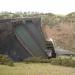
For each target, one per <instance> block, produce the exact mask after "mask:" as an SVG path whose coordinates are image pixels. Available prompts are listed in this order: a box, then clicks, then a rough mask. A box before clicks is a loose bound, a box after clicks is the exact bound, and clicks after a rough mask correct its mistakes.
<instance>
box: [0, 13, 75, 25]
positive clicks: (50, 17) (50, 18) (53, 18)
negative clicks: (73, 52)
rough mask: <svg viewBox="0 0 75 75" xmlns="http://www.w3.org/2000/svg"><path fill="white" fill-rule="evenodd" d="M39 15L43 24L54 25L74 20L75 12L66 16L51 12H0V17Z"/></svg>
mask: <svg viewBox="0 0 75 75" xmlns="http://www.w3.org/2000/svg"><path fill="white" fill-rule="evenodd" d="M34 16H35V17H41V22H42V24H43V25H49V26H54V25H56V24H58V23H59V22H64V21H66V22H75V12H72V13H70V14H68V15H66V16H62V15H55V14H53V13H38V12H15V13H12V12H1V13H0V19H7V18H8V19H9V18H24V17H34Z"/></svg>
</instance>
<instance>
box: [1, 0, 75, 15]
mask: <svg viewBox="0 0 75 75" xmlns="http://www.w3.org/2000/svg"><path fill="white" fill-rule="evenodd" d="M2 11H8V12H28V11H30V12H43V13H54V14H62V15H66V14H68V13H70V12H75V0H0V12H2Z"/></svg>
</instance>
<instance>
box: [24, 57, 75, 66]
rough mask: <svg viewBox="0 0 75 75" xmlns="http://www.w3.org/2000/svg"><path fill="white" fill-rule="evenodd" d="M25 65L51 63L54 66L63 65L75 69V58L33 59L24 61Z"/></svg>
mask: <svg viewBox="0 0 75 75" xmlns="http://www.w3.org/2000/svg"><path fill="white" fill-rule="evenodd" d="M24 62H25V63H50V64H53V65H61V66H68V67H75V57H64V58H63V57H57V58H51V59H42V58H37V57H33V58H31V59H27V60H24Z"/></svg>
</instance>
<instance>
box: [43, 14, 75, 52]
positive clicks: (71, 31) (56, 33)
mask: <svg viewBox="0 0 75 75" xmlns="http://www.w3.org/2000/svg"><path fill="white" fill-rule="evenodd" d="M43 30H44V34H46V35H45V36H46V39H47V38H53V39H54V41H55V45H56V46H57V47H61V48H64V49H68V50H73V51H75V13H70V14H68V15H67V16H65V17H63V19H62V20H61V21H60V22H59V23H58V24H55V25H54V26H52V27H51V26H50V25H44V27H43Z"/></svg>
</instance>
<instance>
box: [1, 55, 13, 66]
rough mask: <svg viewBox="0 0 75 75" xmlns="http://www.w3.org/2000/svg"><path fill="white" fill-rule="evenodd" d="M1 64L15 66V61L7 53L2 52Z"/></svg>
mask: <svg viewBox="0 0 75 75" xmlns="http://www.w3.org/2000/svg"><path fill="white" fill-rule="evenodd" d="M0 64H2V65H8V66H14V63H13V61H12V60H11V59H10V58H8V56H7V55H2V54H0Z"/></svg>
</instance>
